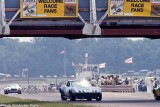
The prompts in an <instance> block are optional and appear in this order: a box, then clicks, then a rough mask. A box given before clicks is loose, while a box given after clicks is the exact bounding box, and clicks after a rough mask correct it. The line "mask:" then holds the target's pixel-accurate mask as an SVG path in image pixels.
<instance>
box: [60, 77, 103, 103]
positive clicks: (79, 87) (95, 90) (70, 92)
mask: <svg viewBox="0 0 160 107" xmlns="http://www.w3.org/2000/svg"><path fill="white" fill-rule="evenodd" d="M59 91H60V93H61V99H62V100H67V98H68V99H70V100H71V101H75V100H76V99H87V100H88V101H91V100H92V99H96V100H97V101H101V100H102V90H101V88H100V87H97V86H92V85H91V84H90V82H89V81H87V80H70V81H68V82H67V84H66V85H62V86H61V87H60V88H59Z"/></svg>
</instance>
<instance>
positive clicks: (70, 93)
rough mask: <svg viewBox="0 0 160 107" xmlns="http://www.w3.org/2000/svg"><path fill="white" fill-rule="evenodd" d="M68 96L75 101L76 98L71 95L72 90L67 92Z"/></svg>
mask: <svg viewBox="0 0 160 107" xmlns="http://www.w3.org/2000/svg"><path fill="white" fill-rule="evenodd" d="M69 96H70V101H75V100H76V98H75V97H74V96H73V94H72V92H71V91H70V92H69Z"/></svg>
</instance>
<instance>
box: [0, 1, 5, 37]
mask: <svg viewBox="0 0 160 107" xmlns="http://www.w3.org/2000/svg"><path fill="white" fill-rule="evenodd" d="M4 25H5V3H4V0H0V35H3V31H4Z"/></svg>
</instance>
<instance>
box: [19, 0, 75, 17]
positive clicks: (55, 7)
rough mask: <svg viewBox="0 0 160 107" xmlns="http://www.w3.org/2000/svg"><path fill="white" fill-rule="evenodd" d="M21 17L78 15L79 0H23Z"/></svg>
mask: <svg viewBox="0 0 160 107" xmlns="http://www.w3.org/2000/svg"><path fill="white" fill-rule="evenodd" d="M20 10H21V18H54V17H64V18H65V17H78V0H21V3H20Z"/></svg>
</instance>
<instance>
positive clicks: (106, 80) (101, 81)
mask: <svg viewBox="0 0 160 107" xmlns="http://www.w3.org/2000/svg"><path fill="white" fill-rule="evenodd" d="M91 84H92V85H96V84H98V86H102V85H129V84H130V83H129V80H128V78H126V79H125V80H124V79H121V78H119V76H118V75H116V76H114V75H110V76H107V77H105V76H101V78H98V80H95V79H94V78H92V80H91Z"/></svg>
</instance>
